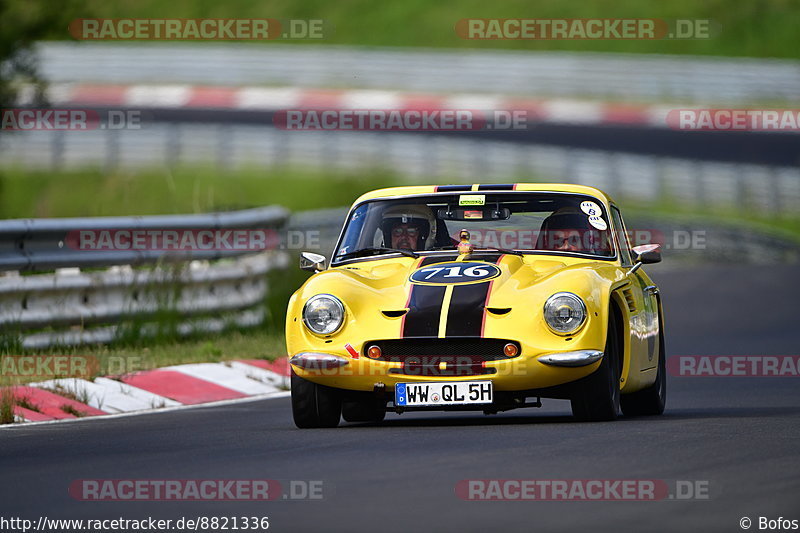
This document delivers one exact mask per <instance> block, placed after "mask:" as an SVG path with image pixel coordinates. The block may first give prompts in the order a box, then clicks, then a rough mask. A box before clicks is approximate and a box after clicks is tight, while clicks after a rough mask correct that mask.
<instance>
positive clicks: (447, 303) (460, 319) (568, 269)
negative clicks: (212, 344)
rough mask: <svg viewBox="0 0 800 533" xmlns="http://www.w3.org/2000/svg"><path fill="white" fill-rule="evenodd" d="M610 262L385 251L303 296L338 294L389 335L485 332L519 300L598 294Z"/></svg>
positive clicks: (312, 285)
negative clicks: (490, 320)
mask: <svg viewBox="0 0 800 533" xmlns="http://www.w3.org/2000/svg"><path fill="white" fill-rule="evenodd" d="M604 268H605V269H609V268H612V267H611V264H610V262H604V261H589V260H575V259H573V258H562V257H550V256H538V255H526V256H524V257H520V256H517V255H510V254H501V253H497V254H475V255H474V256H472V257H470V258H469V259H466V260H465V259H463V258H461V259H459V260H456V258H455V257H454V256H449V257H442V256H425V257H420V258H416V259H415V258H410V257H400V258H386V259H380V260H374V261H361V262H356V263H351V264H348V265H343V266H338V267H334V268H330V269H328V270H326V271H324V272H320V273H318V274H316V275H314V276H313V277H312V278H311V279H309V281H308V282H307V283H306V284H305V285H304V286H303V288H302V289H301V291H300V294H299V295H298V296H299V297H300V299H301V301H305V300H307V299H308V298H310V297H311V296H313V295H315V294H320V293H329V294H333V295H335V296H336V297H338V298H339V299H341V300H342V302H343V303H344V304H345V306H346V308H347V309H348V311H350V313H351V314H350V316H351V317H355V318H356V319H359V320H360V321H361V322H362V324H364V323H365V321H366V322H367V323H368V324H369V326H368V327H370V328H377V329H379V330H385V333H378V332H375V333H376V334H377V335H381V336H383V337H396V336H398V335H399V336H400V337H442V336H444V337H464V336H466V337H480V336H483V328H484V323H485V320H486V318H485V317H486V313H492V314H493V315H494V316H503V315H504V314H507V313H510V312H511V311H512V309H513V308H514V307H515V306H520V305H524V306H526V307H528V308H530V307H531V306H535V307H538V308H541V305H542V304H543V303H544V301H545V300H546V298H547V297H549V296H550V295H551V294H553V292H557V291H558V290H571V291H572V292H576V293H579V294H580V293H582V294H581V296H582V297H584V298H586V297H588V298H592V297H593V295H592V290H593V286H594V285H595V284H594V283H593V281H596V280H597V279H598V278H602V277H604V274H603V272H602V270H603V269H604ZM606 274H607V273H606ZM565 287H566V288H565ZM380 319H382V320H383V321H381V320H380ZM386 321H389V322H390V323H392V326H391V327H389V326H388V325H386V324H385V322H386ZM398 327H399V331H398Z"/></svg>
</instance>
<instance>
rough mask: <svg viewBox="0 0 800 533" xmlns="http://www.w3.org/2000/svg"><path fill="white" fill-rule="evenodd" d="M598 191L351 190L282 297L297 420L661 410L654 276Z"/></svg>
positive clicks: (556, 187) (307, 423)
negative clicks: (327, 245)
mask: <svg viewBox="0 0 800 533" xmlns="http://www.w3.org/2000/svg"><path fill="white" fill-rule="evenodd" d="M660 260H661V255H660V247H659V245H658V244H647V245H642V246H638V247H633V248H631V246H630V243H629V240H628V235H627V232H626V231H625V226H624V223H623V221H622V217H621V215H620V212H619V210H618V208H617V207H616V205H615V204H614V202H613V201H612V199H611V198H610V197H609V196H608V195H606V194H605V193H603V192H602V191H600V190H597V189H594V188H592V187H585V186H580V185H565V184H532V183H517V184H507V185H440V186H412V187H395V188H389V189H381V190H377V191H373V192H370V193H367V194H365V195H363V196H361V197H360V198H359V199H358V200H356V202H355V203H354V204H353V207H352V208H351V209H350V212H349V214H348V216H347V220H346V222H345V225H344V228H343V230H342V233H341V235H340V237H339V241H338V243H337V245H336V248H335V250H334V252H333V257H332V259H331V262H330V265H328V264H327V260H326V258H325V257H324V256H322V255H319V254H313V253H308V252H304V253H303V254H302V255H301V259H300V263H301V268H304V269H307V270H312V271H315V272H316V273H315V274H314V275H312V276H311V277H310V278H309V279H308V280H307V281H306V282H305V283H304V284H303V286H302V287H300V289H299V290H297V292H295V293H294V295H293V296H292V298H291V299H290V301H289V307H288V313H287V318H286V345H287V350H288V354H289V357H290V363H291V367H292V378H291V379H292V411H293V415H294V421H295V424H296V425H297V426H298V427H301V428H309V427H334V426H337V425H338V424H339V421H340V418H342V417H343V418H344V419H345V420H346V421H349V422H366V421H372V422H375V421H381V420H383V418H384V416H385V414H386V412H387V411H395V412H397V413H402V412H404V411H412V410H481V411H483V412H484V413H487V414H492V413H497V412H499V411H506V410H509V409H515V408H518V407H538V406H541V398H562V399H569V400H570V401H571V405H572V412H573V414H574V415H575V417H576V418H578V419H580V420H614V419H616V418H617V415H618V412H619V410H620V408H621V410H622V412H623V413H624V414H626V415H657V414H661V413H662V412H663V411H664V404H665V401H666V372H665V353H664V332H663V311H662V307H661V298H660V295H659V291H658V288H657V287H656V285H655V284H654V283H653V281H652V280H651V279H650V278H649V277H648V276H647V274H645V273H644V271H643V270H642V269H641V268H640V267H641V265H642V264H646V263H655V262H658V261H660Z"/></svg>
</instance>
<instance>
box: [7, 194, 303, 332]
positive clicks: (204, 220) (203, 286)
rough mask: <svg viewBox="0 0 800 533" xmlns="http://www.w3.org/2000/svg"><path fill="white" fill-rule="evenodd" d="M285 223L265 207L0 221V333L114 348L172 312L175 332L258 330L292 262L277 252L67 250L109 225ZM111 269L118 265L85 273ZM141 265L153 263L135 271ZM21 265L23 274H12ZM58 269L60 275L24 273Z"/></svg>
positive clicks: (158, 326) (283, 213) (284, 214)
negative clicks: (272, 283)
mask: <svg viewBox="0 0 800 533" xmlns="http://www.w3.org/2000/svg"><path fill="white" fill-rule="evenodd" d="M287 218H288V211H287V210H285V209H283V208H280V207H267V208H262V209H252V210H246V211H238V212H231V213H214V214H208V215H187V216H156V217H97V218H85V219H37V220H11V221H0V244H2V247H0V264H2V266H3V269H5V270H8V271H7V272H6V273H5V274H4V275H1V276H0V329H2V331H3V332H4V333H5V334H6V335H12V336H16V337H18V338H19V339H20V340H21V343H22V347H23V348H43V347H46V346H54V345H77V344H86V343H107V342H111V341H113V340H115V339H118V338H120V336H121V335H124V334H125V333H126V332H128V331H133V330H135V331H136V334H137V335H139V336H148V335H154V334H156V333H158V332H159V331H160V330H163V328H164V327H165V325H164V324H163V323H159V320H163V319H164V317H165V316H168V317H169V320H170V321H171V322H170V327H172V328H174V331H173V332H174V333H177V334H178V335H188V334H191V333H193V332H207V333H208V332H217V331H220V330H222V329H225V328H226V327H231V326H237V327H246V326H255V325H258V324H261V323H262V322H263V320H264V317H265V309H264V302H265V298H266V295H267V292H268V290H269V287H268V286H267V281H266V277H265V276H266V274H267V273H268V272H269V271H270V270H272V269H276V268H285V267H286V266H287V262H288V255H287V254H286V253H285V252H282V251H280V250H279V249H276V250H269V251H263V252H259V253H252V252H250V253H247V252H242V251H210V250H198V251H196V252H193V253H192V254H190V255H187V254H185V253H183V254H180V255H176V254H174V253H171V252H164V251H149V252H142V251H131V250H118V251H114V252H97V251H80V250H64V248H65V247H64V246H63V236H64V234H65V233H66V232H68V231H70V230H80V229H95V230H96V229H102V230H107V229H111V228H113V229H150V230H182V229H194V228H198V227H200V228H203V229H219V230H220V231H225V230H230V229H251V228H252V229H264V228H271V229H274V230H276V231H277V230H278V229H280V228H281V227H282V226H283V225H284V223H285V222H286V220H287ZM59 239H60V240H59ZM59 243H60V244H61V246H59ZM20 244H21V246H20ZM97 254H99V255H100V256H101V257H98V256H97ZM209 259H219V260H218V261H213V262H211V261H209ZM174 261H180V262H177V263H173V262H174ZM109 264H114V265H116V266H112V267H111V268H108V269H103V270H99V271H81V268H88V267H92V268H94V267H98V266H101V265H102V266H105V265H109ZM141 264H153V265H154V266H153V267H152V268H142V269H134V268H133V266H132V265H141ZM14 267H19V268H18V269H16V270H9V269H10V268H14ZM53 268H55V269H56V270H55V273H48V274H36V275H22V274H20V272H19V269H34V270H44V269H53ZM131 328H133V329H131ZM7 342H8V340H7Z"/></svg>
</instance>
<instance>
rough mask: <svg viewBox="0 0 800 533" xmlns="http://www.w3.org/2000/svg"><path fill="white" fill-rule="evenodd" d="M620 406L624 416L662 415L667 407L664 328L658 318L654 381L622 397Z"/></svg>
mask: <svg viewBox="0 0 800 533" xmlns="http://www.w3.org/2000/svg"><path fill="white" fill-rule="evenodd" d="M621 405H622V412H623V413H624V414H625V416H653V415H660V414H663V413H664V407H665V406H666V405H667V352H666V350H665V349H664V328H663V322H661V317H660V316H659V335H658V370H657V371H656V380H655V381H654V382H653V384H652V385H650V386H649V387H647V388H646V389H642V390H640V391H637V392H634V393H632V394H625V395H623V396H622V398H621Z"/></svg>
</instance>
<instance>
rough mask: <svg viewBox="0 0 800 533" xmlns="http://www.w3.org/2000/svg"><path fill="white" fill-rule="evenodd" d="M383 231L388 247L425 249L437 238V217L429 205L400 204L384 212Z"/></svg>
mask: <svg viewBox="0 0 800 533" xmlns="http://www.w3.org/2000/svg"><path fill="white" fill-rule="evenodd" d="M381 231H382V232H383V242H384V246H386V247H388V248H397V249H400V250H411V251H417V250H425V249H429V248H431V247H432V246H433V243H434V241H435V240H436V219H435V218H434V217H433V213H432V212H431V209H430V208H429V207H428V206H427V205H398V206H394V207H390V208H389V209H387V210H386V212H385V213H384V214H383V220H382V221H381Z"/></svg>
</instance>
